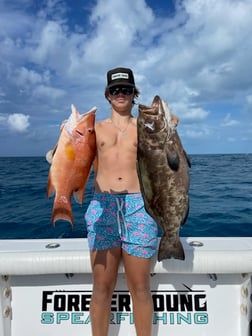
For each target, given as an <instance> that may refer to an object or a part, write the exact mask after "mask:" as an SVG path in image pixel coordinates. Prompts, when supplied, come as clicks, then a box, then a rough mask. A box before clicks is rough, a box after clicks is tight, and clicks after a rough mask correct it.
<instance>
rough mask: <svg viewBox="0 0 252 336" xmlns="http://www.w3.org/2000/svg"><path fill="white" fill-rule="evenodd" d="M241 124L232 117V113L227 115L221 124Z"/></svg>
mask: <svg viewBox="0 0 252 336" xmlns="http://www.w3.org/2000/svg"><path fill="white" fill-rule="evenodd" d="M239 124H240V122H239V121H238V120H235V119H232V117H231V114H230V113H228V114H227V115H226V116H225V118H224V120H223V122H222V124H221V126H224V127H226V126H235V125H239Z"/></svg>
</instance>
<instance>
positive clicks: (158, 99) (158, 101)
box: [151, 95, 161, 106]
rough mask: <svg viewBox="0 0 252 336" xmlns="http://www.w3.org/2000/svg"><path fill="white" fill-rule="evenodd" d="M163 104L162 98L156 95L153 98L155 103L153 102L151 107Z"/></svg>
mask: <svg viewBox="0 0 252 336" xmlns="http://www.w3.org/2000/svg"><path fill="white" fill-rule="evenodd" d="M160 103H161V98H160V97H159V96H158V95H156V96H155V97H154V98H153V101H152V104H151V106H159V105H160Z"/></svg>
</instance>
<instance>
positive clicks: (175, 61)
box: [0, 0, 252, 151]
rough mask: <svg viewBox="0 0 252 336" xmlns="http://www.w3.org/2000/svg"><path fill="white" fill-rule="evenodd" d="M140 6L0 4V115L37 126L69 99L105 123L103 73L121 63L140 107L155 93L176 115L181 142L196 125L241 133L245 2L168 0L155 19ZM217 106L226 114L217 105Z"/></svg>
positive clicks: (112, 0) (249, 4)
mask: <svg viewBox="0 0 252 336" xmlns="http://www.w3.org/2000/svg"><path fill="white" fill-rule="evenodd" d="M158 1H159V0H157V2H158ZM10 3H11V4H10ZM29 4H30V5H29ZM31 4H33V5H31ZM148 4H149V6H147V4H146V2H145V1H144V0H135V1H133V0H132V1H122V0H106V2H104V0H97V1H96V2H93V1H85V4H84V3H83V2H82V3H81V2H80V3H79V2H77V1H76V2H75V1H73V2H71V1H70V0H50V1H49V0H45V1H43V2H38V4H37V5H36V6H34V3H33V2H32V1H29V0H23V1H22V2H21V1H18V2H17V1H14V2H8V3H7V2H5V3H3V2H1V3H0V38H1V49H0V60H1V61H0V79H1V81H0V88H1V90H0V91H1V95H0V113H1V115H5V118H6V120H7V117H8V113H9V112H8V111H10V110H11V111H12V112H13V115H15V114H16V115H18V114H20V115H23V116H27V113H29V114H30V115H31V116H33V115H34V116H35V118H33V119H32V121H33V129H34V130H36V129H38V128H39V127H40V125H39V122H41V121H42V122H43V124H50V123H51V124H55V123H60V122H61V120H63V119H64V118H65V117H66V115H67V114H68V109H69V106H70V104H71V103H72V102H73V103H75V104H76V105H77V106H78V108H80V110H88V109H89V108H90V107H92V106H93V105H97V106H98V113H97V119H102V118H105V117H107V115H108V113H110V110H109V107H108V104H107V102H106V101H105V99H104V96H103V90H104V86H105V83H106V72H107V70H108V69H110V68H111V67H114V66H129V67H132V69H133V70H134V73H135V77H136V83H137V86H138V87H139V89H140V91H141V96H140V98H139V102H143V103H149V102H151V101H152V98H153V96H154V95H155V94H159V95H160V96H161V97H162V98H164V99H166V100H167V101H168V103H169V105H170V106H171V109H172V112H173V113H175V114H177V115H178V116H179V118H180V128H182V126H183V125H190V126H191V133H190V132H188V133H187V134H188V137H189V136H190V137H191V138H195V139H196V138H197V136H201V137H202V138H203V137H205V138H207V136H208V134H207V131H206V130H204V131H198V130H199V127H197V126H199V125H201V124H202V122H204V124H209V129H211V131H212V132H213V133H214V128H215V131H216V132H215V133H217V132H218V128H219V126H220V125H221V126H229V128H228V127H226V129H230V131H231V130H232V128H231V127H232V126H235V127H236V128H237V129H238V128H239V127H240V128H241V125H242V120H241V118H242V117H244V115H242V113H243V112H244V109H245V110H246V111H247V110H248V111H250V112H251V111H252V108H251V107H252V98H251V89H252V78H251V76H249V75H248V73H249V69H251V58H252V44H251V42H250V41H251V38H250V36H251V34H252V20H251V12H252V1H251V0H237V1H234V0H219V1H216V0H204V1H203V0H184V1H180V0H177V1H176V12H173V13H171V12H169V10H168V9H167V8H166V9H165V10H163V11H162V13H161V15H159V14H160V12H155V11H154V9H152V8H151V6H152V2H151V1H148ZM167 4H168V2H162V6H163V7H165V6H166V5H167ZM76 13H77V14H76ZM70 14H71V15H70ZM219 103H221V104H223V106H225V109H223V110H222V109H221V108H220V107H219V108H216V107H218V104H219ZM228 106H232V107H233V108H232V109H228ZM234 106H235V107H236V109H235V110H234ZM52 111H54V112H52ZM55 111H56V112H55ZM227 111H232V115H231V114H227ZM14 113H15V114H14ZM248 115H249V113H248ZM38 116H40V117H38ZM56 116H57V118H58V119H57V120H56ZM27 122H28V123H29V118H28V119H27ZM1 123H2V122H1ZM21 124H22V123H21ZM23 125H25V123H24V124H23ZM192 126H194V127H192ZM242 126H243V127H244V128H248V127H249V123H246V125H242ZM20 129H22V127H20ZM23 129H26V127H25V126H23ZM222 130H224V128H223V129H222ZM244 131H245V129H244ZM224 136H226V135H224V134H223V137H224ZM250 136H252V135H250ZM251 140H252V139H251ZM248 142H249V141H248ZM43 151H44V149H43Z"/></svg>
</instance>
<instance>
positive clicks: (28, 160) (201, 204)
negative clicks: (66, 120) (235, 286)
mask: <svg viewBox="0 0 252 336" xmlns="http://www.w3.org/2000/svg"><path fill="white" fill-rule="evenodd" d="M190 159H191V162H192V168H191V170H190V176H191V185H190V212H189V217H188V219H187V222H186V224H185V225H184V226H183V228H182V229H181V232H180V235H181V236H184V237H187V236H190V237H248V236H252V154H225V155H219V154H218V155H190ZM48 171H49V164H48V163H47V162H46V160H45V158H43V157H8V158H7V157H0V214H1V217H0V239H27V238H28V239H38V238H77V237H78V238H80V237H86V223H85V221H84V213H85V210H86V208H87V206H88V203H89V201H90V199H91V197H92V191H93V175H92V174H91V176H90V179H89V181H88V185H87V188H86V192H85V200H84V204H83V205H82V206H80V205H79V204H76V203H75V202H74V201H72V205H73V214H74V220H75V225H74V228H73V229H72V228H71V226H70V224H68V223H66V222H64V221H59V222H57V223H56V227H55V228H54V227H53V226H52V224H51V211H52V205H53V198H51V199H47V197H46V186H47V177H48Z"/></svg>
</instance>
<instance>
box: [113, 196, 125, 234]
mask: <svg viewBox="0 0 252 336" xmlns="http://www.w3.org/2000/svg"><path fill="white" fill-rule="evenodd" d="M116 205H117V213H116V216H117V225H118V232H119V234H120V236H121V234H122V231H123V228H124V229H125V234H126V235H127V225H126V223H125V217H124V213H123V206H124V201H123V199H120V198H119V197H116ZM121 219H122V221H121Z"/></svg>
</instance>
